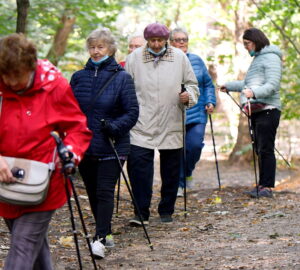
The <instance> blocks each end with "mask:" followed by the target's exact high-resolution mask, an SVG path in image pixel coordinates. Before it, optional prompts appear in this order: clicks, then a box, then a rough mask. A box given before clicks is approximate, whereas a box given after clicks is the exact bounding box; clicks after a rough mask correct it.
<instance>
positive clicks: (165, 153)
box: [127, 145, 182, 220]
mask: <svg viewBox="0 0 300 270" xmlns="http://www.w3.org/2000/svg"><path fill="white" fill-rule="evenodd" d="M159 153H160V175H161V180H162V184H161V200H160V203H159V205H158V213H159V214H160V215H172V214H173V213H174V206H175V202H176V197H177V190H178V185H179V172H180V159H181V153H182V149H181V148H180V149H171V150H159ZM127 170H128V175H129V179H130V183H131V187H132V192H133V195H134V197H135V199H136V201H137V205H138V207H139V210H140V212H141V214H142V217H143V218H144V219H145V220H148V219H149V216H150V204H151V198H152V186H153V174H154V150H153V149H148V148H143V147H139V146H136V145H131V151H130V155H129V157H128V162H127ZM135 214H137V211H136V209H135Z"/></svg>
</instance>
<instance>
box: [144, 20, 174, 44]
mask: <svg viewBox="0 0 300 270" xmlns="http://www.w3.org/2000/svg"><path fill="white" fill-rule="evenodd" d="M169 35H170V31H169V29H168V28H167V27H166V26H165V25H163V24H161V23H151V24H149V25H147V27H146V28H145V30H144V38H145V39H146V40H148V39H149V38H152V37H161V38H164V39H166V40H167V39H168V38H169Z"/></svg>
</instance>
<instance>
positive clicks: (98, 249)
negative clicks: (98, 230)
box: [91, 238, 105, 259]
mask: <svg viewBox="0 0 300 270" xmlns="http://www.w3.org/2000/svg"><path fill="white" fill-rule="evenodd" d="M101 240H102V238H101V239H97V240H94V241H93V243H91V247H92V252H93V255H94V256H95V258H97V259H103V258H104V257H105V255H104V252H105V246H104V245H103V244H102V243H101Z"/></svg>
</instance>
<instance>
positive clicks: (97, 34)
mask: <svg viewBox="0 0 300 270" xmlns="http://www.w3.org/2000/svg"><path fill="white" fill-rule="evenodd" d="M97 40H98V41H101V42H103V43H104V44H106V45H107V46H108V51H109V52H110V53H111V55H112V56H114V55H115V53H116V51H117V42H116V39H115V37H114V36H113V34H112V33H111V31H110V30H109V29H108V28H105V27H103V28H97V29H95V30H93V31H92V32H91V33H90V34H89V35H88V37H87V39H86V47H87V48H89V45H91V43H92V42H93V41H97Z"/></svg>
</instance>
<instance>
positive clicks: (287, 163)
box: [226, 91, 291, 168]
mask: <svg viewBox="0 0 300 270" xmlns="http://www.w3.org/2000/svg"><path fill="white" fill-rule="evenodd" d="M226 94H227V95H228V96H229V97H230V98H231V99H232V101H233V102H234V103H235V104H236V105H237V106H238V107H239V108H240V111H241V112H242V113H243V114H244V115H246V116H247V118H248V117H249V116H248V114H247V113H246V112H245V111H244V110H243V108H242V107H241V105H240V104H238V102H237V101H236V100H235V99H234V98H233V97H232V95H230V93H229V91H226ZM274 150H275V151H276V152H277V154H278V155H279V156H280V157H281V158H282V159H283V160H284V162H285V163H286V165H287V166H288V167H289V168H291V164H290V163H289V162H288V161H287V160H286V159H285V158H284V156H283V155H282V154H281V153H280V152H279V151H278V150H277V148H276V147H274Z"/></svg>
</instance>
